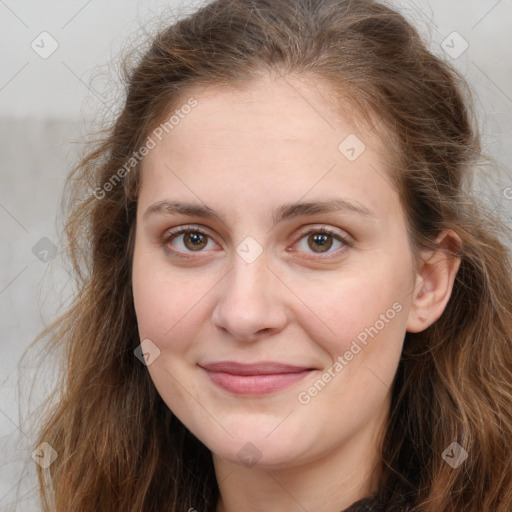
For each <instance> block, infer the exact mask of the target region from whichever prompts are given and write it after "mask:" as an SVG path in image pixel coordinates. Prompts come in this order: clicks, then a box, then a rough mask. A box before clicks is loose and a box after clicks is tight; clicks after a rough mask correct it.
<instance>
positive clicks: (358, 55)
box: [34, 0, 512, 512]
mask: <svg viewBox="0 0 512 512" xmlns="http://www.w3.org/2000/svg"><path fill="white" fill-rule="evenodd" d="M269 72H277V73H279V74H281V75H283V76H286V75H292V74H293V75H295V76H298V77H301V76H304V77H306V76H307V77H312V78H313V79H316V80H319V81H322V83H326V84H328V86H329V91H330V93H332V96H333V97H334V98H337V99H339V102H338V104H339V108H340V113H341V112H342V110H343V109H346V108H347V106H350V107H351V108H353V109H354V111H355V112H357V113H358V114H359V116H360V118H361V119H367V120H368V121H372V120H373V121H374V120H375V119H379V126H381V127H382V130H379V136H380V137H382V139H383V141H385V142H386V144H387V145H388V147H389V155H390V158H389V176H390V179H391V180H392V182H393V184H394V185H395V186H396V188H397V190H398V191H399V193H400V199H401V202H402V206H403V209H404V211H405V212H406V216H407V219H408V230H409V238H410V244H411V249H412V251H413V254H415V255H417V254H419V251H420V250H421V249H425V248H435V240H436V236H437V235H438V234H439V233H440V231H441V230H443V229H446V228H448V229H452V230H453V231H454V232H455V233H456V234H457V235H458V236H459V237H460V239H461V240H462V246H461V248H460V250H459V252H458V254H457V256H458V257H460V259H461V264H460V268H459V271H458V273H457V276H456V280H455V283H454V288H453V292H452V296H451V298H450V301H449V303H448V305H447V307H446V309H445V311H444V313H443V315H442V316H441V318H439V320H437V321H436V322H435V323H434V324H433V325H431V326H430V327H429V328H428V329H426V330H425V331H423V332H420V333H407V334H406V338H405V341H404V348H403V353H402V357H401V360H400V363H399V366H398V371H397V374H396V378H395V381H394V385H393V390H392V402H391V411H390V419H389V424H388V425H387V430H386V432H385V436H384V438H383V444H382V451H381V454H380V455H381V466H382V475H383V476H382V481H381V483H380V488H379V491H378V494H379V497H380V499H381V501H382V502H383V503H384V504H385V505H384V508H385V510H386V511H388V512H389V511H391V510H395V509H396V507H397V503H399V502H400V499H401V497H403V496H404V495H406V496H407V498H408V502H409V503H410V506H411V509H412V510H414V511H415V512H439V511H443V512H462V511H464V512H482V511H492V512H510V510H511V508H512V450H511V442H512V343H511V332H512V303H511V302H512V282H511V281H512V277H511V276H512V270H511V257H510V252H509V250H508V249H507V245H506V240H505V234H506V228H505V227H504V226H503V225H502V224H501V223H500V222H499V220H498V219H497V218H495V217H493V216H491V215H490V214H489V213H487V211H486V209H485V208H483V207H482V206H481V205H480V204H479V203H478V201H477V200H476V199H475V198H474V196H473V193H472V191H471V176H472V174H473V171H474V170H475V169H476V167H477V164H478V163H479V162H481V161H482V159H483V158H484V155H483V154H482V149H481V147H480V135H479V132H478V128H477V122H476V120H475V114H474V107H473V100H472V96H471V94H472V93H471V90H470V88H469V86H468V85H467V83H466V82H465V80H464V78H463V77H462V76H461V75H460V73H459V72H458V71H456V69H455V68H454V67H453V66H451V65H450V64H448V63H447V62H445V61H444V59H442V58H440V57H438V56H435V55H434V54H433V53H432V52H431V51H429V50H428V48H427V45H426V43H425V42H424V41H423V40H422V38H421V37H420V35H419V34H418V31H417V30H416V28H414V27H413V26H412V25H411V24H410V23H409V22H408V21H407V20H406V19H405V18H404V16H403V15H401V14H400V13H398V12H396V11H395V10H393V9H391V8H389V7H387V6H385V5H383V4H380V3H378V2H375V1H372V0H215V1H213V2H209V3H207V4H205V5H203V6H202V7H201V8H200V9H198V10H197V11H196V12H194V13H193V14H189V15H188V16H186V17H184V18H182V19H180V20H178V21H176V22H175V23H173V24H172V25H170V26H168V27H166V28H165V29H163V30H160V31H159V32H158V34H157V35H156V36H155V37H154V38H153V39H152V40H151V42H150V45H149V46H148V48H147V49H146V50H145V51H144V52H143V53H142V54H141V55H140V57H139V58H138V59H137V61H136V62H135V63H132V64H130V65H129V66H127V67H125V68H124V84H125V86H126V94H125V97H124V99H123V105H122V109H121V110H120V113H119V115H118V116H117V117H116V119H115V120H114V121H113V122H112V125H111V126H110V127H108V128H107V129H106V130H105V131H104V133H103V135H102V137H101V140H100V141H99V142H97V143H96V144H94V145H91V147H90V149H89V152H88V153H87V154H86V155H85V156H84V157H83V158H82V159H81V161H80V162H79V163H78V165H77V166H76V167H75V168H74V169H73V170H72V171H71V172H70V174H69V176H68V181H67V189H66V190H67V192H66V194H67V196H66V197H67V198H68V200H69V201H68V212H67V220H66V226H65V234H66V240H67V248H68V251H69V258H70V261H71V262H72V265H73V268H74V271H75V276H76V283H77V292H76V294H75V296H74V298H73V301H72V303H71V304H70V305H69V308H68V309H67V310H66V311H65V312H64V313H63V314H61V316H60V317H58V318H57V319H56V320H55V321H54V322H53V323H52V324H51V325H50V326H48V327H47V328H46V329H45V330H44V331H43V332H42V333H41V334H40V336H39V337H38V338H37V339H36V340H35V341H34V343H44V352H45V353H47V354H48V353H52V354H55V353H60V354H61V355H62V362H63V363H62V373H61V375H60V378H59V381H58V383H57V386H56V387H55V389H54V392H53V394H52V395H51V396H50V397H48V405H47V407H46V408H45V412H44V415H43V420H44V421H43V422H42V423H41V426H40V429H39V433H38V441H37V444H39V443H41V442H48V443H50V444H51V446H52V447H53V448H54V449H55V450H56V451H57V452H58V454H59V456H58V458H57V460H55V461H54V462H53V463H52V464H51V465H50V466H49V468H47V469H42V468H38V479H39V487H40V495H41V502H42V507H43V510H44V511H45V512H67V511H69V510H73V511H79V512H99V511H104V512H107V511H108V512H126V511H127V510H130V511H131V512H150V511H155V512H156V511H162V510H169V511H173V512H186V511H188V510H190V508H195V509H198V510H208V511H214V510H215V506H216V501H217V499H218V488H217V483H216V479H215V473H214V468H213V463H212V459H211V454H210V452H209V450H208V449H207V448H206V447H205V446H204V445H203V444H202V443H201V442H200V441H199V440H197V439H196V438H195V437H194V436H193V435H192V434H191V433H190V432H189V431H188V430H187V429H186V428H185V427H184V425H183V424H182V423H181V422H180V421H179V420H178V419H177V418H176V417H175V416H174V414H173V413H172V411H170V410H169V409H168V407H167V406H166V405H165V403H164V402H163V400H162V399H161V398H160V396H159V395H158V393H157V391H156V389H155V387H154V385H153V383H152V381H151V379H150V377H149V373H148V372H147V369H146V367H145V366H144V365H143V364H141V363H140V361H139V360H138V359H137V358H136V357H135V356H134V349H135V348H136V347H137V346H138V345H139V343H140V340H139V339H138V331H137V319H136V315H135V311H134V305H133V297H132V289H131V265H132V251H133V243H134V229H135V214H136V205H137V195H138V190H139V186H140V161H137V162H132V164H133V166H132V167H130V168H129V169H128V168H126V167H124V166H125V165H126V163H127V162H128V161H130V158H133V155H134V153H136V152H137V151H138V150H139V148H141V147H142V146H143V145H144V143H145V141H146V140H147V137H148V135H149V134H150V133H151V131H152V130H153V129H154V128H155V127H157V126H158V125H159V124H160V123H161V122H162V121H163V120H164V116H165V115H168V114H169V113H170V112H172V111H173V109H175V108H177V107H178V106H179V105H180V104H182V103H183V102H184V98H187V96H190V91H192V90H193V88H196V87H202V86H207V85H210V84H215V85H223V86H226V87H228V88H229V87H235V86H236V85H237V84H244V83H250V81H251V80H253V79H255V78H257V77H258V76H260V75H261V74H262V73H269ZM373 121H372V122H373ZM123 167H124V168H125V172H120V169H122V168H123ZM113 176H117V177H118V178H119V180H118V182H115V183H114V182H113V180H112V178H113ZM108 183H110V185H108ZM91 190H93V191H95V193H93V194H91V193H90V191H91ZM87 191H89V195H87ZM100 191H101V194H100ZM84 194H85V199H84V198H83V197H84ZM100 196H101V197H100ZM453 442H458V443H459V444H460V445H461V446H462V447H463V448H464V449H465V450H466V451H467V452H468V455H469V456H468V458H467V460H466V461H465V462H464V463H463V464H462V465H460V466H459V467H457V468H452V467H451V466H450V465H449V464H447V463H446V462H444V460H443V458H442V453H443V451H444V450H445V449H446V447H448V446H449V445H450V444H451V443H453Z"/></svg>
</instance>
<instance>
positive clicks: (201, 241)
mask: <svg viewBox="0 0 512 512" xmlns="http://www.w3.org/2000/svg"><path fill="white" fill-rule="evenodd" d="M207 239H208V237H207V236H206V235H203V233H199V232H198V231H189V232H187V233H185V234H184V236H183V244H184V245H185V247H186V248H187V249H190V250H191V251H196V250H201V249H203V248H204V247H206V244H207Z"/></svg>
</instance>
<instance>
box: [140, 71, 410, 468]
mask: <svg viewBox="0 0 512 512" xmlns="http://www.w3.org/2000/svg"><path fill="white" fill-rule="evenodd" d="M187 99H189V103H188V105H192V106H191V107H190V108H188V107H185V108H181V109H179V108H178V113H177V114H176V115H175V118H174V121H173V122H172V124H171V123H170V124H168V125H167V126H166V129H162V127H160V128H159V129H157V130H156V131H155V132H153V134H152V135H151V137H152V139H153V140H154V142H156V145H155V147H154V148H152V149H150V150H149V153H148V154H147V156H146V157H145V159H144V163H143V181H142V187H141V190H140V196H139V202H138V210H137V226H136V241H135V250H134V260H133V292H134V301H135V308H136V313H137V319H138V327H139V334H140V339H141V340H145V341H144V342H143V343H142V347H143V351H144V353H146V354H148V355H147V356H146V358H147V364H148V370H149V373H150V375H151V378H152V380H153V382H154V384H155V386H156V389H157V390H158V392H159V394H160V395H161V397H162V399H163V400H164V401H165V403H166V404H167V405H168V407H169V408H170V409H171V410H172V411H173V412H174V413H175V414H176V416H177V417H178V418H179V419H180V420H181V421H182V422H183V424H184V425H185V426H186V427H187V428H188V429H189V430H190V431H191V432H192V433H193V434H194V435H195V436H196V437H198V438H199V439H200V440H201V441H202V442H203V443H204V444H205V445H206V446H208V448H209V449H210V450H212V452H213V453H214V454H215V455H216V456H217V457H220V458H222V459H223V460H227V461H230V462H234V463H238V464H245V465H246V466H252V465H254V464H255V463H258V464H259V465H260V466H261V467H273V468H279V467H281V468H284V467H292V466H294V465H299V464H302V463H310V462H313V461H315V460H317V459H320V458H322V457H324V456H326V455H328V454H333V453H336V452H340V451H344V452H345V455H346V456H347V457H350V456H353V457H361V455H362V454H363V456H364V454H365V453H367V454H372V453H375V452H376V447H377V445H378V435H379V432H380V431H381V430H380V429H381V428H382V426H383V425H384V424H385V422H386V415H387V412H388V410H389V404H390V386H391V384H392V380H393V377H394V375H395V372H396V368H397V364H398V361H399V358H400V353H401V349H402V343H403V339H404V335H405V331H406V329H407V322H408V312H409V309H410V306H411V290H412V286H413V282H412V281H413V275H414V272H413V266H412V265H413V261H412V255H411V250H410V247H409V243H408V237H407V232H406V224H405V219H404V214H403V211H402V209H401V206H400V203H399V197H398V195H397V193H396V192H395V190H394V189H393V188H392V187H391V185H390V181H389V179H388V178H387V175H386V170H385V168H384V165H383V163H382V159H381V157H383V156H385V152H386V147H385V145H382V144H378V143H377V141H376V140H375V138H374V137H373V138H372V137H371V136H370V135H371V134H370V133H369V132H361V131H358V130H356V128H355V126H354V125H353V124H352V123H351V119H346V118H342V117H340V116H339V115H338V116H336V115H335V114H334V110H333V109H332V108H331V109H329V106H328V104H327V103H326V102H325V100H324V99H323V96H322V95H321V94H320V92H319V91H318V90H317V89H315V88H313V87H312V86H311V85H308V83H307V82H305V81H299V80H298V79H293V80H292V79H291V78H287V79H286V80H285V79H274V80H271V79H270V78H267V79H263V80H261V81H258V82H254V83H252V85H251V86H250V87H248V88H247V89H244V90H236V91H235V90H229V91H228V90H225V89H224V90H222V89H218V88H214V87H211V88H208V89H206V90H204V91H202V92H198V93H197V94H194V99H195V100H196V101H197V104H196V103H195V102H194V100H193V99H190V98H186V99H185V100H184V102H183V105H185V104H187ZM171 115H172V113H170V114H169V117H170V116H171ZM177 119H178V121H176V120H177ZM166 131H167V132H168V133H167V134H166ZM376 131H378V127H377V128H376ZM159 139H161V140H159ZM363 144H364V146H363ZM149 146H153V144H152V143H150V144H148V147H149ZM181 229H183V230H184V232H179V230H181ZM185 230H186V231H185ZM322 230H323V231H322Z"/></svg>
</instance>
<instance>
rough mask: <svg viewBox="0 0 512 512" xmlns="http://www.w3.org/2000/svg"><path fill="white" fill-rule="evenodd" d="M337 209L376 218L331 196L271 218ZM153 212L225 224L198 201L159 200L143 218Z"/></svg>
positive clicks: (298, 204) (285, 207)
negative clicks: (200, 218)
mask: <svg viewBox="0 0 512 512" xmlns="http://www.w3.org/2000/svg"><path fill="white" fill-rule="evenodd" d="M339 211H341V212H348V213H356V214H358V215H362V216H364V217H372V218H377V215H376V213H375V212H373V211H372V210H370V209H368V208H366V207H365V206H362V205H360V204H356V203H352V202H350V201H347V200H345V199H340V198H333V199H327V200H324V201H310V202H294V203H286V204H283V205H281V206H280V207H279V208H277V209H275V210H274V211H273V214H272V220H273V222H274V225H276V224H278V223H279V222H282V221H284V220H289V219H293V218H296V217H301V216H306V215H315V214H319V213H332V212H339ZM154 213H160V214H162V213H163V214H168V215H170V214H173V213H178V214H182V215H189V216H193V217H203V218H206V219H216V220H218V221H220V222H221V223H223V224H225V225H227V223H226V221H225V220H224V219H223V218H222V216H221V215H220V214H218V213H217V212H216V211H215V210H212V209H211V208H209V207H208V206H206V205H203V204H199V203H187V202H181V201H159V202H157V203H154V204H152V205H151V206H149V207H148V208H147V210H146V211H145V212H144V219H146V218H147V217H148V216H149V215H151V214H154Z"/></svg>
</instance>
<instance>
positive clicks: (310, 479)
mask: <svg viewBox="0 0 512 512" xmlns="http://www.w3.org/2000/svg"><path fill="white" fill-rule="evenodd" d="M383 419H387V418H380V420H383ZM384 424H385V422H383V421H381V422H375V423H372V424H368V425H367V426H366V427H365V429H364V430H362V431H359V432H358V433H357V434H356V435H355V436H352V437H351V438H350V439H348V440H347V442H346V443H344V444H343V445H342V446H339V447H338V448H337V449H336V450H333V451H330V452H329V453H326V454H323V455H321V456H320V457H316V458H315V459H314V460H306V461H305V462H303V463H301V464H297V465H294V466H290V465H286V467H284V466H283V467H281V466H280V467H279V468H276V467H275V466H273V467H259V466H258V465H256V466H253V467H245V466H243V465H240V464H235V463H233V462H230V461H227V460H225V459H221V458H220V457H218V456H216V455H215V454H214V455H213V462H214V466H215V474H216V478H217V482H218V485H219V501H218V503H217V509H216V512H239V511H240V510H243V511H244V512H274V511H279V512H304V511H306V510H315V512H340V511H342V510H344V509H346V508H347V507H349V506H350V505H351V504H352V503H354V502H356V501H358V500H359V499H362V498H364V497H367V496H369V495H371V494H372V493H373V492H375V491H376V490H377V489H378V486H379V481H380V476H381V475H380V472H379V468H380V466H379V462H380V448H381V439H382V437H381V434H382V432H383V429H382V427H383V425H384Z"/></svg>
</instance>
